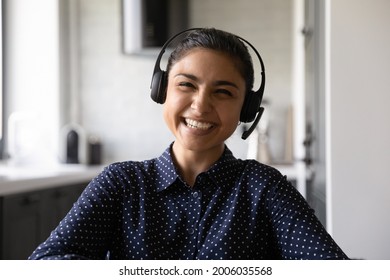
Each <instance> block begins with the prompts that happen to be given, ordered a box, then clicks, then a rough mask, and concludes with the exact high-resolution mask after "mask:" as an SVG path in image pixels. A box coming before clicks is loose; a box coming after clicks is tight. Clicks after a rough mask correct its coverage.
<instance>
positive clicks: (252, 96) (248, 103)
mask: <svg viewBox="0 0 390 280" xmlns="http://www.w3.org/2000/svg"><path fill="white" fill-rule="evenodd" d="M260 99H261V94H259V93H258V92H253V91H249V92H248V93H247V94H246V95H245V100H244V104H243V106H242V109H241V114H240V122H244V123H247V122H252V121H253V120H254V119H255V117H256V115H257V112H258V111H259V108H260V103H261V100H260Z"/></svg>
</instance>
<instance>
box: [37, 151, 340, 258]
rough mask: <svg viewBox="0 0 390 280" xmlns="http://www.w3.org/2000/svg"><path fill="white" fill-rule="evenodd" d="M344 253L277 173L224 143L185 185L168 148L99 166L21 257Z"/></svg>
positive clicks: (331, 255)
mask: <svg viewBox="0 0 390 280" xmlns="http://www.w3.org/2000/svg"><path fill="white" fill-rule="evenodd" d="M104 258H110V259H167V260H168V259H346V258H347V256H346V255H345V254H344V253H343V252H342V250H341V249H340V248H339V247H338V246H337V244H336V243H335V242H334V241H333V239H332V238H331V236H330V235H329V234H328V233H327V232H326V231H325V229H324V228H323V226H322V225H321V224H320V223H319V221H318V220H317V218H316V217H315V215H314V213H313V211H312V210H311V209H310V208H309V206H308V205H307V203H306V201H305V200H304V199H303V197H302V196H301V195H300V194H299V192H298V191H297V190H296V189H295V188H294V187H293V186H291V184H290V183H289V182H288V181H287V180H286V178H285V177H283V176H282V175H281V174H280V173H279V172H278V171H277V170H275V169H273V168H271V167H269V166H266V165H263V164H260V163H258V162H256V161H253V160H245V161H244V160H239V159H236V158H234V157H233V155H232V153H231V152H230V150H229V149H228V148H226V149H225V152H224V154H223V156H222V157H221V159H220V160H219V161H218V162H217V163H216V164H214V166H212V167H211V168H210V169H209V170H208V171H207V172H204V173H201V174H200V175H199V176H198V177H197V179H196V182H195V185H194V187H193V188H190V187H188V185H186V183H185V182H183V181H182V180H181V179H180V176H179V175H178V173H177V172H176V169H175V167H174V164H173V162H172V159H171V154H170V148H168V149H167V150H166V151H165V152H164V154H163V155H161V156H160V157H159V158H156V159H152V160H148V161H144V162H132V161H129V162H122V163H115V164H112V165H110V166H108V167H107V168H106V169H105V170H104V171H103V172H102V173H101V174H100V175H99V176H97V177H96V178H95V179H94V180H92V181H91V183H90V184H89V185H88V187H87V188H86V189H85V191H84V192H83V194H82V195H81V197H80V198H79V199H78V201H77V202H76V203H75V204H74V206H73V208H72V209H71V210H70V212H69V213H68V214H67V215H66V217H65V218H64V219H63V220H62V221H61V223H60V224H59V225H58V227H57V228H56V229H55V230H54V231H53V232H52V233H51V235H50V237H49V238H48V239H47V240H46V241H45V242H44V243H42V244H41V245H40V246H39V247H38V248H37V249H36V250H35V251H34V253H33V254H32V255H31V256H30V259H104Z"/></svg>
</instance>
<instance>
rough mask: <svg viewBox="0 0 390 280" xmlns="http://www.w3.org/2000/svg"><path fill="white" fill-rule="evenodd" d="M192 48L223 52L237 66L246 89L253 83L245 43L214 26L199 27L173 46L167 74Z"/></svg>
mask: <svg viewBox="0 0 390 280" xmlns="http://www.w3.org/2000/svg"><path fill="white" fill-rule="evenodd" d="M194 48H204V49H211V50H215V51H220V52H223V53H225V54H227V55H229V56H230V57H232V59H233V60H235V61H236V62H237V63H236V65H237V68H238V71H239V72H240V74H241V75H242V77H243V78H244V80H245V85H246V90H247V91H248V90H251V89H252V87H253V83H254V74H253V73H254V70H253V64H252V58H251V56H250V54H249V52H248V48H247V47H246V46H245V44H244V43H243V42H242V41H241V40H240V39H239V38H238V37H237V36H236V35H234V34H231V33H229V32H225V31H222V30H218V29H215V28H201V29H196V30H194V31H190V33H189V34H188V35H187V36H186V37H185V38H184V39H183V40H182V41H181V42H180V43H179V44H178V45H177V46H176V47H175V49H174V50H173V52H172V53H171V55H170V56H169V59H168V65H167V74H168V75H169V72H170V70H171V68H172V67H173V65H174V64H175V63H177V62H178V61H179V60H181V59H182V58H183V57H184V56H185V55H186V54H187V53H188V52H189V51H191V50H192V49H194Z"/></svg>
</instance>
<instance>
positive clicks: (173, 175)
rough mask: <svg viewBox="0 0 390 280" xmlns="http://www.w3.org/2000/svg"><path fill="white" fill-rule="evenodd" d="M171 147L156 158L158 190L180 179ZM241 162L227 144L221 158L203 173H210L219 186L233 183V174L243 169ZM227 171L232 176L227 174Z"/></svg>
mask: <svg viewBox="0 0 390 280" xmlns="http://www.w3.org/2000/svg"><path fill="white" fill-rule="evenodd" d="M171 148H172V145H170V146H169V147H168V148H167V149H166V150H165V151H164V153H163V154H162V155H161V156H160V157H158V158H157V159H156V172H157V175H158V179H157V182H156V183H157V184H156V188H157V191H158V192H160V191H163V190H165V189H167V188H168V187H169V186H171V185H172V184H173V183H174V182H175V181H176V180H180V178H179V173H178V172H177V169H176V167H175V164H174V163H173V159H172V153H171ZM240 162H242V161H240V160H237V159H236V158H235V157H234V156H233V153H232V152H231V151H230V150H229V148H228V147H227V146H225V150H224V152H223V154H222V156H221V157H220V158H219V160H218V161H217V162H216V163H214V164H213V165H212V166H211V167H210V169H209V170H207V171H206V172H204V173H203V174H206V175H208V176H209V177H210V179H211V180H212V181H213V182H214V183H215V184H216V185H217V186H225V185H228V184H231V178H232V176H233V177H236V176H239V173H240V172H241V169H242V168H240ZM227 171H228V172H229V174H230V175H232V176H226V175H225V174H226V172H227ZM233 173H236V174H233Z"/></svg>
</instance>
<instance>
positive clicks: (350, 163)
mask: <svg viewBox="0 0 390 280" xmlns="http://www.w3.org/2000/svg"><path fill="white" fill-rule="evenodd" d="M329 11H330V13H329V17H328V19H329V26H328V27H329V28H330V29H329V37H328V39H329V40H328V43H329V53H328V62H329V72H328V74H329V76H328V86H329V88H328V94H329V96H328V101H329V107H328V110H329V111H328V112H329V115H328V122H329V125H328V148H329V152H328V159H327V160H328V166H329V170H328V193H327V219H328V225H329V229H330V231H331V233H332V234H333V236H334V237H335V238H336V240H337V241H338V242H339V243H340V245H341V246H342V247H343V248H344V249H345V251H346V253H348V254H349V256H350V257H353V258H365V259H390V243H389V242H388V238H389V236H390V220H389V219H388V217H387V216H388V213H390V204H389V199H390V184H389V180H388V173H389V167H390V166H389V162H390V149H389V143H390V125H389V120H390V111H389V110H388V104H390V94H389V93H390V84H389V77H388V76H389V62H390V52H389V50H390V28H389V26H390V18H389V17H388V11H390V2H389V1H387V0H372V1H364V0H359V1H356V0H343V1H330V9H329Z"/></svg>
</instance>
